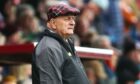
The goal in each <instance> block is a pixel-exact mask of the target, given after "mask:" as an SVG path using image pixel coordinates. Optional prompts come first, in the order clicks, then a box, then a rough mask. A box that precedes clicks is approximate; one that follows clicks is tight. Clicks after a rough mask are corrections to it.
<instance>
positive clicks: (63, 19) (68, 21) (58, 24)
mask: <svg viewBox="0 0 140 84" xmlns="http://www.w3.org/2000/svg"><path fill="white" fill-rule="evenodd" d="M53 24H54V29H55V31H56V33H58V34H59V35H60V36H62V37H64V38H65V37H68V36H70V35H72V34H73V30H74V27H75V16H73V15H69V16H60V17H57V18H55V19H54V22H53Z"/></svg>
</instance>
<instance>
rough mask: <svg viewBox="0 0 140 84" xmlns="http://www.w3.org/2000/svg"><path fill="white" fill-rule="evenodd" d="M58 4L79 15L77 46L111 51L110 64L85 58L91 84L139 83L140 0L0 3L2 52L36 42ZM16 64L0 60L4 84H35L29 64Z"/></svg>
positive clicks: (11, 0) (9, 0)
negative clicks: (75, 9) (64, 4)
mask: <svg viewBox="0 0 140 84" xmlns="http://www.w3.org/2000/svg"><path fill="white" fill-rule="evenodd" d="M57 3H67V4H69V5H71V6H73V7H76V8H78V9H80V11H81V12H80V15H79V16H77V19H76V26H75V30H74V33H75V34H74V35H73V36H72V37H73V38H74V40H75V45H76V46H81V47H91V48H101V49H111V50H113V55H112V56H111V58H110V59H109V60H105V59H97V58H96V59H81V60H82V63H83V65H84V67H85V71H86V73H87V76H88V78H89V80H90V82H91V84H140V0H0V51H1V52H0V53H3V52H6V53H8V52H9V51H8V49H7V50H6V49H5V51H3V52H2V50H3V49H4V48H5V47H6V46H12V47H14V46H16V45H24V44H28V43H32V42H38V41H39V39H40V36H41V32H43V30H44V29H45V28H47V27H46V21H47V13H46V11H47V8H48V7H49V6H51V5H54V4H57ZM1 47H2V48H1ZM24 47H25V49H26V46H24ZM13 49H16V50H18V48H13ZM30 53H32V52H30ZM4 56H5V55H4V54H0V59H1V57H4ZM18 56H19V55H18ZM19 57H20V56H19ZM24 57H25V58H26V55H23V54H22V58H21V59H22V60H26V59H25V58H24ZM8 58H9V59H13V58H15V57H14V56H13V57H12V56H11V57H10V56H9V57H8ZM8 58H7V59H8ZM14 61H15V64H12V63H9V62H8V64H7V62H6V63H5V62H4V63H1V60H0V63H1V64H0V82H1V83H0V84H32V72H31V63H28V62H27V63H21V64H18V63H16V60H14Z"/></svg>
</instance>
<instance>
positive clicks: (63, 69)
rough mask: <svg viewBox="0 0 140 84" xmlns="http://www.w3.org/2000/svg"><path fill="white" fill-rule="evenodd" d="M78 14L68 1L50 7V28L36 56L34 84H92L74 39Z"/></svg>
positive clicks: (34, 59)
mask: <svg viewBox="0 0 140 84" xmlns="http://www.w3.org/2000/svg"><path fill="white" fill-rule="evenodd" d="M78 14H79V10H78V9H76V8H73V7H70V6H68V5H66V4H58V5H53V6H50V7H49V9H48V12H47V15H48V21H47V27H48V29H46V31H45V32H44V36H43V38H42V39H41V41H40V42H39V43H38V45H37V47H36V49H35V53H34V56H33V66H32V71H33V76H32V77H33V84H89V81H88V79H87V76H86V74H85V72H84V69H83V66H82V64H81V61H80V59H79V58H78V57H77V56H76V54H75V49H74V45H73V42H72V41H73V40H72V39H70V36H71V35H72V34H73V30H74V26H75V16H76V15H78Z"/></svg>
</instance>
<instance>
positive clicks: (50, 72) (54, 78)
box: [36, 48, 63, 84]
mask: <svg viewBox="0 0 140 84" xmlns="http://www.w3.org/2000/svg"><path fill="white" fill-rule="evenodd" d="M62 57H63V56H62V53H61V51H60V50H58V49H57V50H56V49H53V48H47V49H44V50H43V51H41V53H40V54H39V55H38V56H37V58H36V64H37V67H38V69H39V76H40V77H39V78H40V79H39V80H40V84H63V83H62V76H61V65H62V63H63V58H62Z"/></svg>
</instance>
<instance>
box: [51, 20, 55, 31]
mask: <svg viewBox="0 0 140 84" xmlns="http://www.w3.org/2000/svg"><path fill="white" fill-rule="evenodd" d="M50 26H51V28H52V29H53V30H56V23H55V20H54V19H51V20H50Z"/></svg>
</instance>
